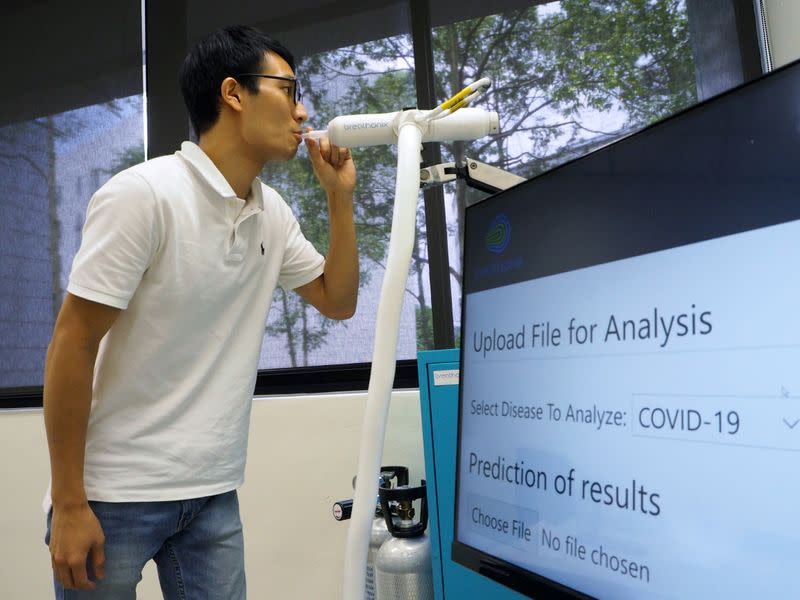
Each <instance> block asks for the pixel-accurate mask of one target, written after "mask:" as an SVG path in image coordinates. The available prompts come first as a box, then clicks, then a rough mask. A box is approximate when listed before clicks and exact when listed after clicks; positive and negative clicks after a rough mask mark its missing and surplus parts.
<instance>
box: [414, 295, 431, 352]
mask: <svg viewBox="0 0 800 600" xmlns="http://www.w3.org/2000/svg"><path fill="white" fill-rule="evenodd" d="M415 314H416V321H417V349H418V350H433V309H431V307H430V306H425V305H421V306H417V308H416V309H415Z"/></svg>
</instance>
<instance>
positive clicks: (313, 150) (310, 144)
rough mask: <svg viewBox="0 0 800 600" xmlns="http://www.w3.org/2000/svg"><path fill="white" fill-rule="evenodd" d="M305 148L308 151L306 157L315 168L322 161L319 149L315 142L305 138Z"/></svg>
mask: <svg viewBox="0 0 800 600" xmlns="http://www.w3.org/2000/svg"><path fill="white" fill-rule="evenodd" d="M306 148H307V149H308V156H309V158H311V162H312V164H314V165H315V166H316V165H318V164H319V163H320V162H321V161H322V156H321V155H320V148H319V143H318V142H317V140H315V139H312V138H306Z"/></svg>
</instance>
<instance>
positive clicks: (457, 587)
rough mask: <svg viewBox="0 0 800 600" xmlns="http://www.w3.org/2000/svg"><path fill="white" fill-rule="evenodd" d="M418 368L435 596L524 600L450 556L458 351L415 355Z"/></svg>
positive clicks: (441, 599)
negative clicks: (454, 560)
mask: <svg viewBox="0 0 800 600" xmlns="http://www.w3.org/2000/svg"><path fill="white" fill-rule="evenodd" d="M417 366H418V369H419V399H420V405H421V413H422V439H423V443H424V445H425V476H426V485H427V492H428V507H429V515H428V532H429V534H430V538H431V557H432V560H433V593H434V598H435V599H436V600H470V599H475V600H523V599H524V596H521V595H520V594H518V593H517V592H514V591H512V590H510V589H508V588H506V587H503V586H501V585H499V584H498V583H495V582H494V581H492V580H491V579H488V578H487V577H484V576H482V575H479V574H478V573H475V572H474V571H471V570H469V569H467V568H465V567H462V566H461V565H459V564H456V563H455V562H453V560H452V559H451V558H450V556H451V552H450V547H451V545H452V543H453V535H454V514H455V513H454V509H455V484H456V448H457V436H458V370H459V351H458V349H456V348H454V349H452V350H430V351H426V352H420V353H419V354H418V355H417Z"/></svg>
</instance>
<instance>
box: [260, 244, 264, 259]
mask: <svg viewBox="0 0 800 600" xmlns="http://www.w3.org/2000/svg"><path fill="white" fill-rule="evenodd" d="M261 256H264V242H261Z"/></svg>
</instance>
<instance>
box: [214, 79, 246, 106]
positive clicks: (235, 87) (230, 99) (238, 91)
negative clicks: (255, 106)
mask: <svg viewBox="0 0 800 600" xmlns="http://www.w3.org/2000/svg"><path fill="white" fill-rule="evenodd" d="M243 92H244V88H242V86H241V85H239V82H238V81H236V80H235V79H234V78H233V77H226V78H225V79H223V80H222V84H221V85H220V88H219V93H220V96H221V97H222V101H223V102H224V103H225V104H227V105H228V106H230V107H231V108H232V109H233V110H235V111H240V110H242V93H243Z"/></svg>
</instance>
